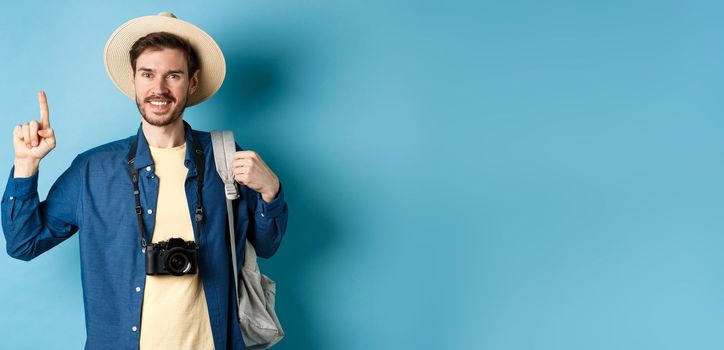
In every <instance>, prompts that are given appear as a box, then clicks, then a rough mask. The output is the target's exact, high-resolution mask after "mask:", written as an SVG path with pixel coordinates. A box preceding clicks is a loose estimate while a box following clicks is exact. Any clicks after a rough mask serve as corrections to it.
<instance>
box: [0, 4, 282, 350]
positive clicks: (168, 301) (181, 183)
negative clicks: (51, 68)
mask: <svg viewBox="0 0 724 350" xmlns="http://www.w3.org/2000/svg"><path fill="white" fill-rule="evenodd" d="M105 50H106V52H105V61H106V62H105V63H106V69H107V70H108V73H109V75H110V76H111V79H112V80H113V82H114V83H115V84H116V86H117V87H119V89H121V91H123V92H124V93H125V94H126V95H128V96H129V97H131V98H133V99H135V101H136V104H137V106H138V110H139V112H140V114H141V117H142V118H141V126H140V127H139V129H138V131H137V133H136V135H134V136H131V137H129V138H125V139H121V140H117V141H114V142H110V143H107V144H105V145H101V146H98V147H95V148H93V149H91V150H88V151H86V152H83V153H81V154H79V155H78V156H77V157H76V158H75V159H74V160H73V162H72V164H71V165H70V167H69V168H68V169H67V170H66V171H65V172H64V173H63V174H62V175H61V176H60V177H59V178H58V179H57V180H56V182H55V183H54V184H53V186H52V187H51V189H50V191H49V193H48V197H47V198H46V200H45V201H42V202H40V201H39V198H38V193H37V182H38V176H39V171H38V166H39V163H40V160H41V159H43V158H44V157H45V156H46V155H47V154H48V153H49V152H50V151H51V150H52V149H53V148H55V145H56V139H55V135H54V132H53V129H52V127H51V124H50V115H49V112H48V102H47V98H46V96H45V93H43V92H40V93H39V95H38V100H39V104H40V121H30V122H27V123H24V124H22V125H18V126H17V127H16V128H15V130H14V132H13V146H14V148H15V164H14V167H13V169H12V170H11V174H10V177H9V179H8V183H7V187H6V189H5V193H4V195H3V197H2V226H3V232H4V234H5V238H6V240H7V250H8V254H10V255H11V256H13V257H15V258H18V259H22V260H30V259H33V258H34V257H36V256H38V255H40V254H42V253H43V252H45V251H47V250H48V249H50V248H52V247H54V246H56V245H57V244H59V243H60V242H62V241H63V240H65V239H67V238H68V237H70V236H71V235H73V234H74V233H75V232H79V238H80V239H79V241H80V255H81V279H82V283H83V296H84V302H85V315H86V332H87V340H86V346H85V347H86V349H138V348H139V347H140V348H141V349H153V350H157V349H244V348H245V346H244V342H243V339H242V336H241V333H240V331H239V322H238V318H237V310H236V302H235V300H234V298H235V292H234V288H233V284H232V283H233V282H231V281H232V276H233V275H232V272H231V267H230V265H231V264H230V254H229V246H228V244H229V242H228V238H227V237H228V231H227V230H228V227H227V225H226V223H227V219H226V215H227V213H226V206H225V197H224V187H223V183H222V181H221V179H220V177H219V176H218V174H216V171H215V167H214V157H213V154H212V146H211V140H210V135H209V133H207V132H200V131H196V130H193V129H191V127H190V125H189V124H188V123H186V122H185V121H184V120H183V112H184V109H185V107H186V106H191V105H194V104H197V103H199V102H202V101H204V100H206V99H207V98H209V97H210V96H211V95H213V94H214V93H215V92H216V91H217V90H218V88H219V87H220V86H221V83H222V82H223V78H224V74H225V63H224V58H223V55H222V53H221V50H220V49H219V47H218V45H216V43H215V42H214V41H213V39H211V37H210V36H208V34H206V33H205V32H203V31H202V30H201V29H199V28H197V27H196V26H194V25H192V24H190V23H187V22H184V21H181V20H178V19H176V18H175V17H174V16H173V15H172V14H170V13H161V14H159V15H158V16H146V17H140V18H137V19H134V20H131V21H129V22H127V23H125V24H124V25H122V26H121V27H119V28H118V29H117V30H116V32H115V33H113V35H112V36H111V38H110V39H109V40H108V43H107V44H106V49H105ZM233 166H234V175H235V179H236V181H237V183H238V184H239V187H240V192H241V198H239V199H237V200H235V201H234V205H233V208H234V210H235V215H236V218H237V222H236V224H235V226H236V232H239V233H240V234H239V235H237V239H238V242H236V243H237V247H236V249H237V255H238V256H239V259H240V261H243V255H244V244H243V242H245V238H248V239H249V241H250V242H251V243H252V245H253V246H254V248H255V250H256V252H257V254H258V255H259V256H262V257H265V258H269V257H271V256H272V255H273V254H274V253H275V252H276V250H277V249H278V247H279V245H280V242H281V239H282V237H283V235H284V232H285V231H286V226H287V216H288V214H287V205H286V202H285V200H284V194H283V192H282V189H281V183H280V182H279V179H278V177H277V176H276V175H275V174H274V172H273V171H272V170H271V169H270V168H269V167H268V166H267V165H266V164H265V163H264V161H263V160H262V158H261V157H260V156H259V155H258V154H257V153H256V152H253V151H244V150H241V148H240V147H239V146H238V145H237V152H236V153H235V154H234V162H233ZM200 175H203V176H200ZM134 180H135V181H134ZM134 182H135V183H134ZM135 188H137V189H138V190H135ZM171 242H176V243H178V242H183V244H182V245H179V247H177V248H178V249H176V248H174V249H175V250H173V251H172V250H171V247H172V246H171ZM239 242H241V244H239ZM180 247H183V248H180ZM164 248H165V249H166V251H165V254H166V255H158V254H160V253H159V251H163V249H164ZM172 252H173V253H172ZM153 254H157V255H155V256H154V255H153ZM174 254H175V255H174Z"/></svg>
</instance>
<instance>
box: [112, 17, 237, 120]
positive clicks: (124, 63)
mask: <svg viewBox="0 0 724 350" xmlns="http://www.w3.org/2000/svg"><path fill="white" fill-rule="evenodd" d="M154 32H169V33H172V34H176V35H178V36H179V37H181V38H183V39H185V40H186V41H187V42H188V43H189V44H190V45H191V47H192V48H193V49H194V51H195V52H196V55H197V56H198V58H199V69H200V72H199V85H198V88H197V89H196V91H195V92H194V93H193V94H191V95H189V98H188V102H187V104H186V105H187V106H193V105H195V104H198V103H201V102H203V101H205V100H206V99H208V98H209V97H211V96H213V95H214V94H215V93H216V91H218V90H219V88H220V87H221V84H222V83H223V82H224V77H225V76H226V61H225V60H224V54H223V53H222V52H221V48H219V45H217V44H216V42H215V41H214V39H212V38H211V36H209V34H207V33H206V32H204V31H203V30H201V29H200V28H199V27H197V26H195V25H193V24H191V23H189V22H186V21H182V20H180V19H178V18H174V17H167V16H144V17H138V18H134V19H132V20H130V21H128V22H126V23H124V24H122V25H121V26H120V27H118V29H116V31H114V32H113V34H111V37H110V38H109V39H108V42H106V47H105V49H104V53H103V56H104V61H105V66H106V72H108V75H109V76H110V77H111V80H112V81H113V84H115V85H116V87H117V88H118V89H119V90H121V92H123V93H124V94H125V95H126V96H128V97H129V98H131V99H133V100H135V92H134V88H133V82H132V81H131V76H130V72H131V60H130V54H129V51H130V50H131V47H132V46H133V44H134V43H135V42H136V41H137V40H138V39H140V38H142V37H144V36H146V35H147V34H150V33H154Z"/></svg>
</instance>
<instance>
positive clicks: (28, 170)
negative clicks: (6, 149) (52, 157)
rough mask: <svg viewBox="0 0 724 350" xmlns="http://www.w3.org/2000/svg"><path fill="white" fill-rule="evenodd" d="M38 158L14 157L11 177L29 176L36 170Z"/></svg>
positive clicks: (38, 163)
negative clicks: (13, 168) (13, 169)
mask: <svg viewBox="0 0 724 350" xmlns="http://www.w3.org/2000/svg"><path fill="white" fill-rule="evenodd" d="M39 165H40V160H39V159H15V171H14V173H13V177H16V178H17V177H31V176H33V175H35V172H37V171H38V167H39Z"/></svg>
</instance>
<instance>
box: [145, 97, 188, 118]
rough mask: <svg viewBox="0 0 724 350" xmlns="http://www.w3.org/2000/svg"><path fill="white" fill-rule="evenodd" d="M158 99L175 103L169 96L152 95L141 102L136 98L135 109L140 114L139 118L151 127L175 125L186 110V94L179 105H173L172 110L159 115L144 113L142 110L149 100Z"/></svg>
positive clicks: (149, 112)
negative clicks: (136, 108)
mask: <svg viewBox="0 0 724 350" xmlns="http://www.w3.org/2000/svg"><path fill="white" fill-rule="evenodd" d="M154 98H155V99H158V98H164V99H167V100H171V102H173V103H175V102H176V99H175V98H174V97H173V96H171V95H169V94H159V95H153V96H149V97H147V98H145V99H144V100H143V101H141V100H140V99H139V97H138V96H136V107H138V111H139V112H140V113H141V116H142V117H143V120H145V121H146V122H147V123H148V124H151V125H153V126H167V125H171V124H173V123H175V122H176V121H177V120H179V119H180V118H181V116H182V115H183V113H184V110H185V109H186V101H187V100H188V92H187V93H186V96H184V98H183V99H182V100H181V101H180V103H175V106H174V108H173V109H171V110H169V111H166V112H163V113H161V114H158V113H155V112H153V111H151V110H150V108H149V111H148V113H146V108H144V107H145V106H146V105H147V104H148V103H149V101H150V100H152V99H154Z"/></svg>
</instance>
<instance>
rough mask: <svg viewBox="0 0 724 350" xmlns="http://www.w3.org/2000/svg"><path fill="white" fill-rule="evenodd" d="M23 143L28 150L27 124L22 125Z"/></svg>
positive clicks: (28, 133)
mask: <svg viewBox="0 0 724 350" xmlns="http://www.w3.org/2000/svg"><path fill="white" fill-rule="evenodd" d="M23 141H25V146H26V147H28V148H31V147H30V126H28V124H27V123H26V124H23Z"/></svg>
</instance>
